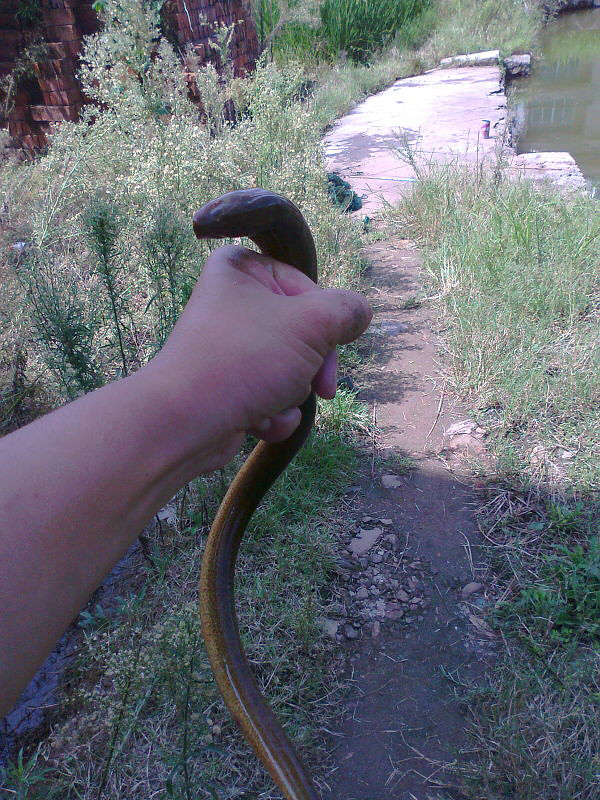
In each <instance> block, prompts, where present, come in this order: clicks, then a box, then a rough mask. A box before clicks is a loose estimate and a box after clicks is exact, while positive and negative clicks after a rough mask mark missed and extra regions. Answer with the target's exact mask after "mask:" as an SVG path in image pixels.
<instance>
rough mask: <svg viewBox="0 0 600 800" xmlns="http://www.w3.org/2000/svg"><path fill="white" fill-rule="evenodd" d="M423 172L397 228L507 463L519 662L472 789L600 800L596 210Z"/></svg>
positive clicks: (462, 380) (476, 743)
mask: <svg viewBox="0 0 600 800" xmlns="http://www.w3.org/2000/svg"><path fill="white" fill-rule="evenodd" d="M481 5H482V6H484V5H485V4H481ZM411 157H414V154H413V155H412V156H411ZM419 166H420V170H421V171H420V181H419V182H418V183H417V184H416V185H415V189H414V191H413V193H412V195H411V197H410V198H407V199H406V201H404V202H403V203H401V205H400V208H399V210H398V211H397V213H396V215H393V214H392V216H391V218H392V221H393V224H396V225H397V226H398V227H400V228H401V230H402V235H404V236H406V235H408V236H411V237H413V238H415V239H417V240H418V241H419V242H420V243H421V245H422V247H423V249H424V257H425V258H424V264H425V268H426V270H427V271H428V275H429V280H430V281H431V283H432V285H433V287H434V290H435V291H436V292H439V294H440V299H441V302H442V304H443V306H444V309H445V311H446V319H447V328H446V345H447V347H448V353H449V356H448V360H447V368H448V372H449V376H448V377H449V380H450V381H451V382H453V383H454V387H455V389H456V390H457V391H458V392H459V393H462V394H463V395H465V396H468V397H469V398H470V400H471V402H472V403H473V404H474V405H475V406H476V412H475V413H479V414H481V419H482V420H483V422H482V424H483V425H484V426H485V427H487V428H488V430H489V432H490V435H489V437H488V443H489V446H490V447H491V448H492V449H493V451H494V452H495V454H496V455H497V474H496V475H495V476H494V477H493V478H491V477H490V476H489V475H488V476H487V480H488V481H489V486H488V487H487V488H486V490H485V491H486V493H487V497H488V499H487V501H486V502H485V503H483V505H482V507H481V508H480V511H479V515H480V524H481V529H482V531H483V534H484V536H485V539H486V542H487V543H488V548H487V552H488V554H489V559H490V563H491V566H492V570H493V572H492V575H493V579H492V586H491V587H490V595H491V596H493V595H495V597H496V598H497V599H496V603H495V606H494V607H493V608H492V609H490V619H491V621H493V622H494V623H495V624H496V625H497V626H498V627H499V628H500V629H501V631H502V633H503V639H504V642H505V646H506V651H505V653H501V654H500V656H499V660H498V663H497V665H496V666H495V667H494V670H493V671H491V672H490V673H489V674H488V676H487V678H486V680H485V681H484V683H483V685H481V686H479V687H476V688H474V689H473V690H472V691H470V692H468V693H467V695H466V701H467V704H466V705H467V708H468V710H469V714H470V716H471V733H472V736H473V748H472V750H471V751H470V755H469V760H468V761H467V760H464V761H462V762H461V763H460V764H459V765H458V767H457V779H458V780H459V782H460V784H461V788H462V790H463V792H464V794H465V795H466V796H467V797H472V798H474V799H475V798H477V800H479V798H481V797H486V798H492V797H493V798H496V797H511V798H515V800H517V799H518V800H533V798H537V797H552V798H556V800H572V798H574V797H578V798H584V799H585V800H596V798H597V797H598V770H599V768H600V762H599V761H598V752H599V750H600V741H599V738H598V731H599V729H600V728H599V725H598V722H599V714H598V709H599V706H598V703H597V699H595V698H597V693H598V643H599V634H600V627H599V623H598V620H599V619H600V545H599V541H598V535H597V523H595V520H597V513H598V508H597V503H596V502H595V500H594V499H593V497H592V491H591V490H592V489H593V487H595V486H597V484H598V461H597V458H596V457H595V444H594V434H593V431H595V430H597V428H598V403H597V374H598V372H597V353H596V350H597V347H596V334H595V329H596V327H597V307H596V304H595V302H594V298H595V297H596V295H597V279H596V277H595V276H594V275H593V269H592V266H591V265H592V264H594V263H595V262H597V261H598V259H599V258H600V248H599V244H598V223H597V210H596V208H595V205H594V204H593V203H592V202H591V201H590V200H589V199H587V198H586V197H583V196H563V195H560V194H559V193H558V192H556V191H553V190H550V189H541V190H540V189H537V188H535V187H534V186H532V185H531V184H529V183H527V182H515V181H513V180H511V179H510V178H509V177H508V176H507V175H506V174H505V172H504V170H503V168H502V166H501V165H500V166H498V167H497V169H496V170H495V172H492V171H490V172H489V173H488V172H487V171H486V170H483V169H480V168H474V169H471V168H468V167H465V168H463V167H460V168H459V167H456V166H443V167H438V166H433V165H427V164H425V165H424V166H423V165H422V164H419ZM484 478H486V476H484ZM460 690H461V694H462V695H463V696H464V687H460Z"/></svg>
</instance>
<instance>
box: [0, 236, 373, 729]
mask: <svg viewBox="0 0 600 800" xmlns="http://www.w3.org/2000/svg"><path fill="white" fill-rule="evenodd" d="M370 319H371V310H370V308H369V306H368V304H367V303H366V301H365V300H364V299H363V298H362V297H360V295H357V294H355V293H353V292H345V291H341V290H322V289H319V288H318V287H316V286H315V285H314V284H313V283H312V281H310V280H309V279H308V278H306V277H305V276H304V275H302V274H301V273H300V272H298V271H297V270H295V269H293V268H292V267H289V266H287V265H285V264H281V263H279V262H276V261H273V260H272V259H268V258H265V257H264V256H260V255H258V254H256V253H253V252H251V251H248V250H245V249H244V248H241V247H233V246H228V247H223V248H221V249H220V250H217V251H216V252H215V253H213V254H212V255H211V257H210V258H209V259H208V260H207V262H206V265H205V267H204V270H203V272H202V276H201V278H200V279H199V281H198V285H197V287H196V289H195V290H194V292H193V294H192V297H191V298H190V301H189V303H188V305H187V307H186V309H185V311H184V313H183V314H182V315H181V318H180V320H179V322H178V323H177V325H176V326H175V329H174V330H173V333H172V334H171V336H170V338H169V340H168V341H167V343H166V344H165V346H164V347H163V349H162V351H161V352H160V353H159V354H158V355H157V356H156V357H155V358H154V359H153V360H152V361H151V362H150V363H149V364H148V365H146V366H145V367H144V368H143V369H141V370H139V371H138V372H137V373H135V374H134V375H131V376H129V377H127V378H124V379H123V380H120V381H116V382H115V383H112V384H109V385H108V386H105V387H103V388H102V389H99V390H97V391H95V392H92V393H91V394H88V395H86V396H85V397H82V398H80V399H79V400H76V401H75V402H73V403H70V404H69V405H67V406H64V407H63V408H61V409H58V410H57V411H54V412H53V413H51V414H49V415H47V416H46V417H43V418H42V419H40V420H37V421H35V422H33V423H31V424H30V425H27V426H26V427H24V428H22V429H20V430H18V431H16V432H15V433H12V434H10V435H9V436H6V437H5V438H4V439H2V440H1V441H0V475H2V481H1V485H0V518H1V519H2V527H1V529H0V609H1V616H0V715H3V714H5V713H7V712H8V711H9V710H10V709H11V707H12V705H13V704H14V703H15V701H16V700H17V699H18V696H19V694H20V692H21V691H22V690H23V688H24V687H25V686H26V685H27V683H28V681H29V680H30V678H31V677H32V676H33V674H34V673H35V670H36V669H37V668H38V666H39V665H40V664H41V663H42V661H43V660H44V658H45V657H46V655H47V654H48V653H49V652H50V650H51V649H52V647H53V646H54V644H55V642H56V641H57V640H58V639H59V638H60V636H61V634H62V633H63V631H64V630H65V629H66V628H67V627H68V625H69V624H70V622H71V621H72V620H73V618H74V617H75V616H76V615H77V614H78V613H79V611H80V610H81V608H82V607H83V606H84V605H85V603H86V602H87V600H88V598H89V597H90V595H91V594H92V592H93V591H94V590H95V589H96V587H97V586H98V585H99V583H100V582H101V581H102V579H103V578H104V577H105V575H106V574H107V573H108V572H109V571H110V569H111V568H112V566H113V565H114V564H115V563H116V562H117V561H118V559H119V558H120V557H121V556H122V555H123V553H124V552H125V551H126V549H127V547H128V546H129V545H130V544H131V542H132V541H133V540H134V539H135V537H136V536H137V535H138V534H139V532H140V531H141V530H142V529H143V527H144V525H145V524H146V523H147V522H148V520H150V519H151V518H152V516H153V515H154V514H155V513H156V512H157V511H158V510H159V509H160V508H161V507H162V506H163V505H164V504H165V503H166V502H167V501H168V500H169V499H170V498H171V497H172V496H173V494H174V493H175V492H176V491H177V490H178V489H179V488H181V487H182V486H183V485H185V483H187V482H188V481H190V480H192V479H193V478H194V477H196V476H197V475H199V474H201V473H204V472H210V471H212V470H214V469H217V468H218V467H221V466H223V465H224V464H226V463H227V462H228V461H230V460H231V459H232V458H233V456H234V455H235V454H236V453H237V452H238V450H239V448H240V446H241V444H242V442H243V440H244V437H245V434H246V432H247V431H253V432H255V433H256V434H257V435H259V436H260V437H262V438H263V439H267V440H268V441H281V440H283V439H285V438H287V437H288V436H289V435H290V434H291V432H292V431H293V430H294V429H295V428H296V426H297V425H298V422H299V419H300V412H299V410H298V405H299V404H300V403H302V402H303V400H304V399H305V398H306V397H307V396H308V394H309V392H310V388H311V385H312V387H313V388H314V390H315V391H316V392H317V394H319V395H320V396H321V397H333V395H334V394H335V347H336V345H338V344H344V343H346V342H350V341H352V340H353V339H355V338H356V337H358V336H359V335H360V334H361V333H362V332H363V331H364V330H365V328H366V327H367V326H368V324H369V322H370Z"/></svg>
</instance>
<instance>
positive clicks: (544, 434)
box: [396, 167, 600, 492]
mask: <svg viewBox="0 0 600 800" xmlns="http://www.w3.org/2000/svg"><path fill="white" fill-rule="evenodd" d="M396 219H397V221H398V224H399V225H401V226H402V229H403V230H404V231H405V232H406V234H407V235H412V236H415V237H417V238H418V240H419V241H421V242H422V243H423V245H424V247H425V253H426V259H425V266H426V269H427V271H428V272H429V274H430V276H431V279H432V280H433V281H434V282H435V285H436V286H437V287H438V289H439V291H440V292H441V296H442V298H443V302H444V305H445V307H446V309H447V311H448V314H449V317H450V319H451V320H452V325H451V328H450V330H449V332H448V346H449V348H450V351H451V361H450V369H451V372H452V376H453V379H454V381H455V384H456V386H457V387H458V388H459V389H460V390H461V391H462V392H465V393H467V394H469V395H470V396H472V397H476V398H477V402H478V403H479V405H480V406H481V407H482V408H487V409H491V410H495V411H494V413H495V414H496V417H497V421H496V423H495V427H496V431H497V438H498V445H499V447H501V448H502V451H503V453H504V457H505V459H506V462H507V465H508V464H509V461H512V464H513V468H514V469H515V470H518V471H520V472H522V473H524V474H527V475H529V476H530V478H531V480H533V481H538V482H543V483H545V484H546V485H551V486H553V487H555V488H556V490H557V492H560V490H561V486H564V487H565V488H566V489H569V488H571V489H577V490H581V491H585V490H586V489H591V488H592V487H593V485H594V482H595V480H596V479H597V475H598V473H597V463H596V458H595V449H594V448H595V444H594V439H595V435H594V429H595V427H596V426H597V422H598V419H597V409H598V405H597V401H598V399H599V397H598V368H599V361H598V349H597V335H596V334H597V324H598V289H599V286H598V271H597V265H598V263H599V261H600V225H599V223H598V215H597V209H596V205H595V203H594V202H593V201H592V200H589V199H588V198H586V197H583V196H573V197H565V196H562V195H560V194H558V193H557V192H555V191H551V190H549V191H539V190H538V189H536V188H535V187H534V186H533V185H532V184H531V183H529V182H527V181H522V182H514V181H510V180H508V179H507V178H505V177H504V175H502V174H496V175H493V174H491V173H490V174H486V173H481V172H480V171H477V170H474V171H470V170H468V169H466V170H462V169H454V168H452V167H450V168H444V169H440V170H437V169H434V170H433V171H432V172H430V173H429V174H427V175H425V177H424V179H423V180H422V181H421V182H420V183H419V184H418V186H417V188H416V189H415V191H414V192H413V194H412V195H411V196H410V198H408V199H407V200H406V201H405V202H404V203H403V204H402V205H401V207H400V209H399V211H398V214H397V216H396ZM489 413H490V414H491V413H492V411H490V412H489ZM536 447H537V448H543V449H537V450H536V449H535V448H536ZM564 453H567V454H569V453H576V454H577V457H576V458H575V457H573V458H571V457H570V456H566V457H564V458H563V457H562V455H561V454H564Z"/></svg>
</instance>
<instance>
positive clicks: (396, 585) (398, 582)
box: [390, 578, 400, 589]
mask: <svg viewBox="0 0 600 800" xmlns="http://www.w3.org/2000/svg"><path fill="white" fill-rule="evenodd" d="M390 586H391V587H392V589H397V588H398V587H399V586H400V581H397V580H396V578H392V580H391V581H390Z"/></svg>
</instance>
